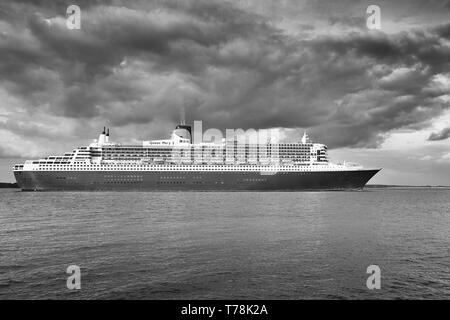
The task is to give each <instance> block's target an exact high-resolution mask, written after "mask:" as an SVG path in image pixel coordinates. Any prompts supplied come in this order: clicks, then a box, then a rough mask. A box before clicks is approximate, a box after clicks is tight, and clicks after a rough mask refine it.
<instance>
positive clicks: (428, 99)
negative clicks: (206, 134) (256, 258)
mask: <svg viewBox="0 0 450 320" xmlns="http://www.w3.org/2000/svg"><path fill="white" fill-rule="evenodd" d="M340 3H341V2H340ZM345 3H350V2H345ZM66 5H67V2H66V1H57V2H52V4H51V5H50V4H49V5H47V2H45V3H44V2H41V1H33V2H27V3H24V2H8V3H6V4H5V5H4V7H6V8H7V10H6V11H7V12H8V14H5V22H4V25H5V27H6V29H5V32H4V33H2V34H0V76H1V80H0V86H1V87H2V88H4V89H5V90H6V91H7V92H8V94H10V95H13V96H15V97H19V98H20V99H21V100H23V101H25V103H24V108H25V109H27V110H33V112H41V113H47V112H48V113H49V114H50V115H51V116H55V117H60V118H61V119H62V121H66V120H67V119H71V120H76V121H79V122H80V123H83V122H86V121H91V122H92V123H94V122H95V123H104V122H108V123H111V124H113V125H114V126H116V127H127V126H138V125H145V124H151V123H155V122H160V123H167V122H169V123H175V122H176V121H177V119H178V116H179V109H180V107H181V106H183V107H185V108H186V116H187V118H188V120H203V121H204V127H205V128H206V127H216V128H220V129H224V128H239V127H240V128H270V127H283V128H299V127H301V128H308V129H309V131H310V132H311V134H312V135H314V137H315V138H316V139H318V140H321V141H323V142H324V143H327V144H329V145H330V146H331V147H342V146H351V147H377V146H379V145H380V143H381V142H382V141H383V140H384V138H385V137H386V134H387V133H389V132H390V131H391V130H395V129H399V128H405V127H411V126H414V127H415V128H420V127H425V126H426V125H428V124H429V121H430V119H433V118H434V117H436V116H438V115H440V114H441V113H442V112H443V111H445V110H447V109H448V107H449V105H448V103H447V102H445V100H442V99H440V98H439V97H441V96H443V95H448V94H449V90H448V88H447V87H445V86H439V85H437V84H436V82H437V77H438V76H439V75H442V76H444V77H448V76H449V71H450V58H449V57H450V46H449V42H448V41H449V40H450V24H449V23H447V24H439V25H435V26H431V27H427V28H412V29H408V30H405V31H399V32H394V33H386V32H382V31H370V32H369V31H367V30H364V28H365V20H364V19H365V18H364V17H365V16H364V12H365V11H362V13H363V14H361V15H359V16H358V15H357V14H356V13H355V12H352V13H351V14H349V15H343V16H341V15H339V13H340V12H341V11H342V10H344V9H345V7H346V5H342V3H341V4H339V5H336V4H334V5H333V6H337V7H339V8H341V9H342V10H341V11H337V12H335V11H330V10H329V8H328V5H326V4H320V5H319V2H315V1H312V2H307V5H306V6H305V7H306V8H313V9H311V12H320V13H321V14H323V15H324V16H326V17H327V18H326V19H324V21H325V23H327V24H328V25H329V26H332V27H336V26H341V25H345V26H346V27H348V28H349V29H345V32H342V33H339V34H334V33H328V32H321V31H320V29H318V28H317V26H316V25H313V24H308V23H302V24H301V25H299V22H298V21H296V22H295V23H293V24H292V25H293V29H294V30H300V29H302V30H303V31H307V32H308V36H307V37H306V36H305V37H302V36H301V34H300V36H299V35H298V34H296V33H295V32H293V33H290V32H288V31H286V30H283V29H282V28H280V27H279V26H278V25H277V24H276V23H272V22H271V21H270V19H267V17H265V16H264V15H262V14H260V13H257V12H254V11H252V10H250V9H245V8H243V7H242V6H239V5H235V4H233V3H228V2H218V1H152V2H146V1H130V2H120V1H117V2H108V1H105V2H102V1H97V2H79V5H80V6H81V7H82V28H81V30H69V29H67V28H66V26H65V20H64V15H65V8H66V7H65V6H66ZM290 5H291V6H290ZM290 8H294V7H293V4H290V3H283V7H282V8H279V10H280V12H279V14H281V13H282V10H286V12H287V11H288V10H289V9H290ZM360 8H364V6H363V5H361V4H358V10H359V9H360ZM444 8H445V7H444ZM292 10H296V9H292ZM6 11H5V12H6ZM344 11H345V10H344ZM2 12H3V11H2ZM11 12H13V13H16V15H17V16H16V17H15V16H14V14H12V13H11ZM259 12H264V10H259ZM358 12H359V11H358ZM10 120H11V121H14V119H13V118H11V119H10ZM74 128H75V127H74ZM169 129H170V128H167V131H168V130H169ZM10 130H11V131H14V128H13V126H10ZM158 130H159V129H158ZM150 131H151V132H152V133H155V132H154V131H152V130H150V129H149V131H148V132H150ZM14 132H20V131H18V128H15V131H14Z"/></svg>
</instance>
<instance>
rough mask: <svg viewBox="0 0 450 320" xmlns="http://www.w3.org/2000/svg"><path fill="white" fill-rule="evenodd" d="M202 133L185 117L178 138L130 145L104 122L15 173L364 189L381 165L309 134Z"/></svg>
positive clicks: (90, 181) (133, 185) (87, 179)
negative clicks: (341, 156) (207, 137)
mask: <svg viewBox="0 0 450 320" xmlns="http://www.w3.org/2000/svg"><path fill="white" fill-rule="evenodd" d="M194 128H195V123H194ZM194 136H195V130H194V132H192V127H191V126H189V125H186V124H184V123H183V122H182V123H181V124H180V125H178V126H177V127H176V128H175V130H173V132H172V134H171V137H170V139H166V140H150V141H142V143H139V144H135V145H127V144H121V143H116V142H112V141H110V132H109V129H106V128H103V132H101V134H100V135H99V137H98V139H96V140H94V141H93V142H92V143H90V144H89V145H87V146H82V147H78V148H76V149H74V150H73V151H72V152H67V153H65V154H64V155H62V156H49V157H46V158H43V159H39V160H27V161H25V163H23V164H16V165H15V166H14V176H15V178H16V180H17V183H18V185H19V187H20V188H21V189H22V190H23V191H57V190H89V191H96V190H98V191H101V190H112V191H114V190H119V191H124V190H142V191H157V190H166V191H167V190H174V191H175V190H176V191H188V190H217V191H234V190H348V189H354V190H360V189H362V188H363V187H364V186H365V185H366V183H367V182H368V181H369V180H370V179H371V178H372V177H373V176H374V175H375V174H376V173H377V172H378V171H379V170H380V169H365V168H363V167H362V166H360V165H357V164H352V163H343V164H336V163H332V162H330V161H329V159H328V156H327V146H325V145H324V144H320V143H313V142H311V141H310V139H309V137H308V136H307V134H306V133H305V134H304V135H303V137H301V138H300V139H299V141H298V142H295V143H282V142H280V141H271V140H270V139H267V141H263V142H262V143H261V141H258V142H257V143H250V142H249V140H248V139H247V140H246V139H244V142H242V139H241V142H239V140H240V139H239V136H238V135H235V136H232V137H231V138H230V137H227V138H223V139H222V140H221V141H219V142H217V141H213V142H203V141H200V142H198V141H196V139H194Z"/></svg>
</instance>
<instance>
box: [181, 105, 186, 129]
mask: <svg viewBox="0 0 450 320" xmlns="http://www.w3.org/2000/svg"><path fill="white" fill-rule="evenodd" d="M180 124H181V125H185V124H186V112H185V110H184V105H182V106H181V107H180Z"/></svg>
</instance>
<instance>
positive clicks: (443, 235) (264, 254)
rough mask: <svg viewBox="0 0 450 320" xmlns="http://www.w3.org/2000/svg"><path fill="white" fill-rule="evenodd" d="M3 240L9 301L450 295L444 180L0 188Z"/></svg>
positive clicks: (448, 193) (0, 260)
mask: <svg viewBox="0 0 450 320" xmlns="http://www.w3.org/2000/svg"><path fill="white" fill-rule="evenodd" d="M0 240H1V241H0V299H6V298H14V299H17V298H20V299H22V298H25V299H56V298H58V299H59V298H61V299H116V298H117V299H133V298H136V299H319V298H329V299H350V298H351V299H367V298H375V299H396V298H421V299H422V298H423V299H438V298H446V299H449V298H450V190H448V189H447V190H445V189H370V190H366V191H363V192H243V193H241V192H229V193H215V192H203V193H202V192H187V193H182V192H173V193H163V192H156V193H150V192H148V193H144V192H93V193H88V192H61V193H56V192H55V193H53V192H45V193H23V192H19V191H16V190H0ZM373 264H375V265H378V266H379V267H380V268H381V289H380V290H369V289H367V287H366V279H367V277H368V276H369V274H366V268H367V267H368V266H369V265H373ZM69 265H78V266H80V268H81V290H72V291H71V290H69V289H67V287H66V280H67V277H68V276H69V275H68V274H66V268H67V267H68V266H69Z"/></svg>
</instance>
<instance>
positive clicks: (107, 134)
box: [106, 128, 109, 137]
mask: <svg viewBox="0 0 450 320" xmlns="http://www.w3.org/2000/svg"><path fill="white" fill-rule="evenodd" d="M106 136H107V137H109V128H108V131H106Z"/></svg>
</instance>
